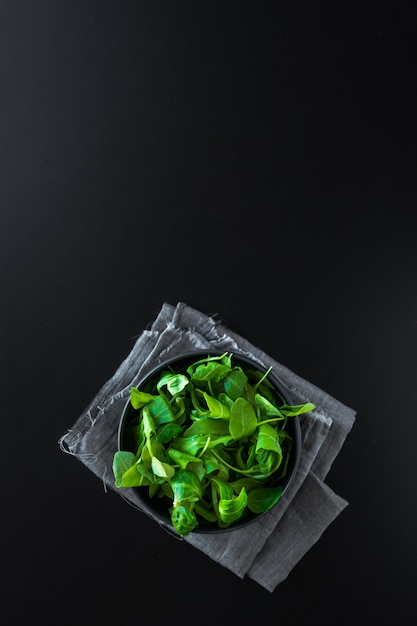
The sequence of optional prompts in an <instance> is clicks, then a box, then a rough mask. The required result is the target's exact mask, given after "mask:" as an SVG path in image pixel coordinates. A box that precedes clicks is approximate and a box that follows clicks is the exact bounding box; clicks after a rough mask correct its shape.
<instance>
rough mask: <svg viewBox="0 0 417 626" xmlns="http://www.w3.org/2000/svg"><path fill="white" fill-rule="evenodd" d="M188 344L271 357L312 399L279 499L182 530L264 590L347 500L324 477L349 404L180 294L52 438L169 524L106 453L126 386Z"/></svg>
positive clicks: (297, 395)
mask: <svg viewBox="0 0 417 626" xmlns="http://www.w3.org/2000/svg"><path fill="white" fill-rule="evenodd" d="M195 349H208V350H210V349H220V350H224V351H230V352H235V353H241V354H244V355H246V356H249V357H251V358H252V359H254V360H255V361H256V362H258V363H259V365H260V366H262V367H264V368H267V367H269V366H271V365H272V366H273V371H274V373H275V376H277V377H278V379H279V380H280V382H281V385H282V387H283V389H284V390H285V392H286V395H287V398H288V400H289V402H291V403H292V404H301V403H304V402H312V403H313V404H314V405H315V407H316V408H315V409H314V410H313V411H311V412H310V413H308V414H305V415H301V416H300V426H301V434H302V453H301V459H300V464H299V467H298V470H297V473H296V476H295V477H294V479H293V481H292V482H291V484H290V486H289V488H288V489H287V491H286V492H285V494H284V495H283V497H282V499H281V500H280V505H279V506H277V507H274V508H273V509H272V510H270V511H268V512H267V513H266V514H264V515H262V517H260V519H259V520H257V521H256V522H254V523H252V524H250V525H249V526H247V527H244V528H241V529H237V530H234V531H228V532H223V533H218V534H214V535H208V534H203V533H190V534H189V535H187V536H186V537H184V538H183V540H184V541H187V542H189V543H190V544H191V545H193V546H194V547H195V548H197V549H199V550H201V551H202V552H204V553H205V554H207V555H208V556H209V557H210V558H212V559H213V560H215V561H217V562H218V563H219V564H221V565H222V566H224V567H226V568H228V569H229V570H231V571H232V572H234V573H235V574H236V575H237V576H239V577H240V578H243V577H244V576H249V577H251V578H252V579H253V580H255V581H256V582H258V583H259V584H260V585H262V586H263V587H264V588H265V589H267V590H268V591H270V592H272V591H274V589H275V588H276V586H277V585H278V584H279V583H280V582H282V581H283V580H285V579H286V578H287V576H288V575H289V573H290V572H291V570H292V569H293V567H294V566H295V565H296V564H297V563H298V561H299V560H300V559H301V558H302V557H303V556H304V554H305V553H306V552H307V551H308V550H309V549H310V548H311V546H313V545H314V544H315V543H316V541H317V540H318V539H319V538H320V536H321V535H322V533H323V532H324V531H325V529H326V528H327V527H328V526H329V524H330V523H331V522H332V521H333V520H334V519H335V518H336V517H337V516H338V515H339V513H340V512H341V511H343V509H344V508H345V507H346V506H347V505H348V502H347V501H346V500H345V499H344V498H341V497H340V496H338V495H337V494H335V493H334V492H333V491H332V490H331V489H330V488H329V487H328V486H327V485H326V484H325V483H324V480H325V478H326V475H327V473H328V472H329V470H330V468H331V466H332V464H333V462H334V460H335V458H336V457H337V454H338V453H339V451H340V449H341V447H342V445H343V442H344V441H345V439H346V437H347V435H348V434H349V431H350V429H351V428H352V426H353V423H354V421H355V418H356V412H355V411H354V410H353V409H351V408H350V407H348V406H346V405H345V404H343V403H341V402H339V401H338V400H336V399H335V398H333V397H332V396H330V395H329V394H327V393H326V392H325V391H323V390H321V389H319V388H318V387H316V386H315V385H313V384H312V383H310V382H308V381H307V380H305V379H303V378H301V377H300V376H297V374H295V373H294V372H292V371H291V370H289V369H288V368H287V367H285V366H284V365H282V364H280V363H279V362H278V361H276V360H274V359H273V358H272V357H271V356H269V355H268V354H266V353H265V352H263V351H262V350H261V349H260V348H258V347H256V346H254V345H252V344H251V343H250V342H249V341H247V340H246V339H245V338H244V337H242V336H240V335H239V334H237V333H235V332H234V331H233V330H231V329H230V328H228V327H227V326H225V325H224V323H222V321H221V320H219V319H217V318H216V316H208V315H205V314H204V313H201V312H200V311H198V310H196V309H194V308H192V307H190V306H188V305H187V304H186V303H184V302H179V303H178V304H177V305H175V306H174V305H171V304H168V303H164V304H163V305H162V307H161V309H160V311H159V313H158V314H157V316H156V318H155V320H154V321H153V323H152V324H151V325H150V327H149V328H148V329H146V330H144V331H143V332H142V333H141V335H140V336H139V337H138V338H137V340H136V341H135V343H134V345H133V348H132V350H131V352H130V353H129V354H128V356H127V357H126V359H125V360H124V361H123V362H122V363H121V364H120V366H119V367H118V369H117V370H116V372H115V373H114V375H113V376H112V377H111V378H110V379H109V380H108V381H107V382H106V383H105V384H104V385H103V387H102V388H101V389H100V390H99V392H98V393H97V395H96V396H95V397H94V398H93V400H92V401H91V403H90V405H89V406H88V407H87V408H86V410H85V411H84V412H83V414H82V415H81V416H80V417H79V418H78V419H77V421H76V422H75V424H74V425H73V426H72V427H71V428H69V429H68V431H67V432H66V433H65V434H64V435H63V436H62V437H61V438H60V440H59V445H60V447H61V450H62V451H63V452H66V453H69V454H72V455H74V456H75V457H76V458H77V459H79V460H80V461H81V462H82V463H84V464H85V465H86V466H87V467H88V468H89V469H90V470H91V471H92V472H94V473H95V474H96V475H97V476H98V477H99V478H100V479H101V480H102V481H103V482H104V485H105V487H107V486H108V487H110V488H111V489H114V490H115V491H116V492H117V493H119V495H120V496H121V497H123V498H124V499H125V500H126V501H127V502H128V503H129V504H130V505H132V506H134V507H136V508H138V509H139V510H140V511H142V512H143V513H145V514H147V515H148V516H150V517H152V518H153V519H154V520H155V522H156V523H158V524H160V525H161V526H163V527H164V528H166V529H167V530H169V529H170V527H167V526H165V525H164V524H162V523H161V522H160V521H159V520H156V519H155V518H154V516H153V514H152V512H151V511H150V510H149V509H147V507H146V506H144V505H143V504H142V503H141V502H139V500H138V498H137V495H136V491H135V490H134V489H117V488H116V487H115V486H114V476H113V472H112V463H113V456H114V453H115V451H116V450H117V447H118V441H117V438H118V428H119V421H120V417H121V414H122V412H123V409H124V407H125V404H126V402H127V401H128V399H129V396H130V389H131V387H132V386H133V385H137V384H138V382H139V380H140V379H141V378H142V377H143V376H144V375H146V374H147V373H148V372H149V371H151V370H152V369H153V368H154V367H155V366H157V365H158V364H159V363H161V362H162V361H163V360H165V359H166V358H170V357H174V356H178V355H181V354H184V353H186V352H189V351H190V350H195ZM172 532H173V531H172Z"/></svg>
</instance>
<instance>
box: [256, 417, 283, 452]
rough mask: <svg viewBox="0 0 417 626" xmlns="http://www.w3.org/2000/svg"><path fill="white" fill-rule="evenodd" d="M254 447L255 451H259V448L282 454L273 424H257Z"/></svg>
mask: <svg viewBox="0 0 417 626" xmlns="http://www.w3.org/2000/svg"><path fill="white" fill-rule="evenodd" d="M255 449H256V452H260V451H261V450H273V451H274V452H278V454H282V450H281V446H280V444H279V436H278V433H277V431H276V430H275V428H274V427H273V426H270V424H261V426H259V432H258V439H257V442H256V448H255Z"/></svg>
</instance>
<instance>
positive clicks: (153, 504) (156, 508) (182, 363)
mask: <svg viewBox="0 0 417 626" xmlns="http://www.w3.org/2000/svg"><path fill="white" fill-rule="evenodd" d="M224 353H225V351H224V350H223V351H218V350H210V351H208V350H196V351H193V352H188V353H186V354H183V355H181V356H177V357H173V358H169V359H166V360H164V361H162V362H161V363H160V364H159V365H157V366H156V367H154V368H153V369H152V370H151V371H150V372H149V373H148V374H147V375H146V376H144V377H143V378H142V379H141V380H140V381H138V383H137V384H136V387H137V388H138V389H140V390H143V391H149V390H150V389H151V388H152V387H153V385H154V384H155V383H156V381H157V380H159V377H160V374H161V372H162V371H165V370H167V369H168V368H172V369H173V370H174V371H175V372H176V373H178V372H180V371H184V370H186V368H187V367H188V366H189V365H191V364H192V363H194V362H195V361H197V360H199V359H204V358H206V357H213V356H220V355H222V354H224ZM228 354H230V355H231V356H232V363H233V365H236V366H239V365H240V366H242V368H243V369H245V370H247V369H248V368H249V369H253V370H258V371H259V372H262V373H265V372H266V368H263V367H261V366H260V365H259V364H258V363H257V362H256V361H254V360H252V359H250V358H248V357H247V356H245V355H242V354H240V353H233V352H230V351H229V352H228ZM268 380H269V382H270V383H271V384H273V385H274V388H275V390H276V392H277V393H278V394H279V396H280V398H281V399H282V404H289V402H288V400H287V398H286V396H285V392H284V391H283V390H282V388H281V385H280V383H279V381H278V380H277V378H276V377H275V375H274V372H273V369H272V370H271V371H270V372H269V374H268ZM138 413H139V410H138V409H135V408H133V406H132V404H131V402H130V398H129V400H128V401H127V403H126V405H125V408H124V410H123V413H122V416H121V419H120V424H119V432H118V448H119V450H124V451H130V452H135V449H134V446H133V444H132V442H131V441H130V440H129V433H128V426H129V424H130V423H131V421H132V420H133V419H134V418H135V417H137V415H138ZM285 430H286V431H287V432H288V434H289V435H291V437H292V439H293V445H292V450H291V454H290V458H289V461H288V466H287V472H286V475H285V478H283V479H282V480H281V481H280V482H279V483H277V484H279V485H281V486H282V495H284V493H285V492H286V491H287V489H288V487H289V485H290V483H291V481H292V480H293V477H294V475H295V474H296V471H297V468H298V465H299V461H300V453H301V429H300V423H299V419H298V417H297V416H293V417H291V419H289V420H288V422H287V425H286V427H285ZM275 486H276V484H275ZM134 489H135V491H136V494H137V497H138V499H139V500H140V502H141V503H142V505H143V508H144V510H145V511H147V512H148V513H150V514H151V515H153V516H154V517H155V518H156V519H157V520H159V521H160V522H162V523H163V524H164V525H166V526H169V527H171V528H172V524H171V517H170V513H169V508H170V507H171V505H172V502H171V501H170V500H169V499H168V498H165V497H163V498H159V497H153V498H151V497H150V496H149V494H148V488H147V487H134ZM282 495H281V498H282ZM281 498H280V499H279V500H278V502H277V503H276V504H275V505H274V508H275V507H276V506H279V505H280V502H281ZM265 513H266V511H265V512H263V513H252V512H250V511H249V510H247V511H246V512H245V514H244V516H242V517H241V518H240V519H239V520H238V521H236V522H234V523H232V524H230V525H229V526H227V527H226V528H223V527H219V526H218V525H217V524H215V523H209V522H205V521H204V520H201V521H200V522H199V524H198V526H197V527H196V528H195V529H194V530H193V531H192V532H193V533H219V532H228V531H231V530H236V529H238V528H243V527H244V526H247V525H248V524H250V523H252V522H254V521H256V520H258V519H259V518H260V517H261V516H262V515H265Z"/></svg>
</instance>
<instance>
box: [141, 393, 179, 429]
mask: <svg viewBox="0 0 417 626" xmlns="http://www.w3.org/2000/svg"><path fill="white" fill-rule="evenodd" d="M148 409H149V412H150V414H151V415H152V418H153V421H154V423H155V427H156V428H157V427H158V426H160V425H161V424H166V423H167V422H173V421H174V420H175V416H174V412H173V410H172V408H171V405H170V403H169V402H168V400H167V399H166V398H165V397H164V396H156V397H155V398H154V399H153V400H152V402H151V403H150V405H149V406H148Z"/></svg>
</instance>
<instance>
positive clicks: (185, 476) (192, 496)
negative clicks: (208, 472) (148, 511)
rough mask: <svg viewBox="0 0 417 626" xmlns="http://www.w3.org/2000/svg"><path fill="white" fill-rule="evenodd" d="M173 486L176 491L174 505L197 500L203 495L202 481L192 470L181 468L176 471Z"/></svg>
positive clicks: (174, 491)
mask: <svg viewBox="0 0 417 626" xmlns="http://www.w3.org/2000/svg"><path fill="white" fill-rule="evenodd" d="M171 487H172V491H173V493H174V507H175V506H177V504H178V503H180V502H181V503H182V502H197V501H198V500H199V499H200V498H201V496H202V495H203V489H202V486H201V483H200V481H199V480H198V478H197V476H196V475H195V474H194V472H190V470H186V469H181V470H178V471H177V472H175V475H174V477H173V478H172V481H171Z"/></svg>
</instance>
